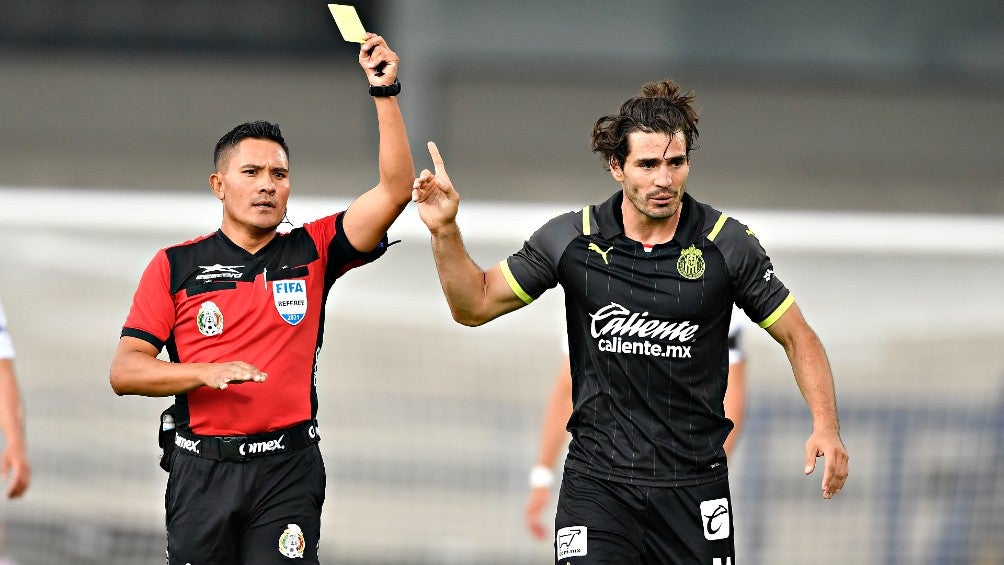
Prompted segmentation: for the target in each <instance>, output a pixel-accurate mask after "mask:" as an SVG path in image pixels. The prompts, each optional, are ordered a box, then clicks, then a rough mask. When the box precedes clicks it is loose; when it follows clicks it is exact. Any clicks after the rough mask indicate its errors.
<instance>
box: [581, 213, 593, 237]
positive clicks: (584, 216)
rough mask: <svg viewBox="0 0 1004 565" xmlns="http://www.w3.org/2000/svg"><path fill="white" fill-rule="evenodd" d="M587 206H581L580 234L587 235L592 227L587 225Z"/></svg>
mask: <svg viewBox="0 0 1004 565" xmlns="http://www.w3.org/2000/svg"><path fill="white" fill-rule="evenodd" d="M589 223H590V222H589V206H583V207H582V235H589V234H590V232H592V229H591V228H590V227H589Z"/></svg>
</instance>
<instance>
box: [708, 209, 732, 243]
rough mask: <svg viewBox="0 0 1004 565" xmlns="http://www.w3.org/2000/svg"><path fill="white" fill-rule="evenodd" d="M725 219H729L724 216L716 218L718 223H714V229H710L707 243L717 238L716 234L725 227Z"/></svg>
mask: <svg viewBox="0 0 1004 565" xmlns="http://www.w3.org/2000/svg"><path fill="white" fill-rule="evenodd" d="M727 219H729V217H728V216H727V215H725V214H722V215H721V216H718V221H717V222H715V227H713V228H711V233H709V234H708V240H709V241H714V240H715V238H716V237H718V232H720V231H722V228H723V227H725V220H727Z"/></svg>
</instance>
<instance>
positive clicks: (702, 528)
mask: <svg viewBox="0 0 1004 565" xmlns="http://www.w3.org/2000/svg"><path fill="white" fill-rule="evenodd" d="M554 531H555V539H554V550H555V561H554V562H555V563H556V564H557V565H585V564H590V565H595V564H601V563H602V564H610V565H614V564H622V563H632V564H636V563H637V564H649V565H695V564H696V565H735V541H734V537H733V535H732V497H731V496H730V494H729V481H728V478H723V479H719V480H717V481H714V482H711V483H706V484H702V485H695V486H685V487H642V486H634V485H628V484H624V483H618V482H613V481H605V480H600V479H596V478H593V477H590V476H588V475H584V474H582V473H579V472H576V471H572V470H570V469H565V474H564V476H563V477H562V482H561V491H560V494H559V495H558V509H557V514H556V516H555V523H554Z"/></svg>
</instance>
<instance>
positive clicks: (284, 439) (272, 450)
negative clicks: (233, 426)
mask: <svg viewBox="0 0 1004 565" xmlns="http://www.w3.org/2000/svg"><path fill="white" fill-rule="evenodd" d="M320 440H321V436H320V435H318V433H317V421H315V420H311V421H308V422H303V423H300V424H296V425H295V426H290V427H288V428H285V429H282V430H276V431H274V432H268V433H264V434H256V435H252V436H200V435H197V434H193V433H191V432H188V431H185V430H181V429H178V430H177V434H176V435H175V438H174V445H175V448H177V449H179V450H181V451H183V452H185V453H190V454H192V455H196V456H198V457H203V458H205V459H213V460H216V461H247V460H249V459H255V458H258V457H268V456H271V455H281V454H285V453H293V452H295V451H299V450H301V449H303V448H305V447H307V446H310V445H313V444H315V443H317V442H318V441H320Z"/></svg>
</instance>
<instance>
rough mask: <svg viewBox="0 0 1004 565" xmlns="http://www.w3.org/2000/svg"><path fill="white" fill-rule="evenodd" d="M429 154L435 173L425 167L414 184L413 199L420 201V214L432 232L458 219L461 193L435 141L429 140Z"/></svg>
mask: <svg viewBox="0 0 1004 565" xmlns="http://www.w3.org/2000/svg"><path fill="white" fill-rule="evenodd" d="M429 154H430V155H431V156H432V164H433V167H434V168H435V169H436V172H435V173H432V172H431V171H429V169H423V170H422V173H421V174H420V175H419V176H418V178H417V179H415V182H414V184H413V185H412V191H411V199H412V201H413V202H417V203H418V215H419V216H420V217H421V218H422V221H423V222H425V225H426V227H428V228H429V231H430V232H435V231H436V230H438V229H439V228H441V227H443V226H445V225H448V224H452V223H454V222H456V220H457V210H458V209H459V208H460V195H459V194H457V191H456V190H454V188H453V183H452V182H450V175H448V174H446V165H444V164H443V156H442V155H440V154H439V148H438V147H436V144H435V142H432V141H430V142H429Z"/></svg>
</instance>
